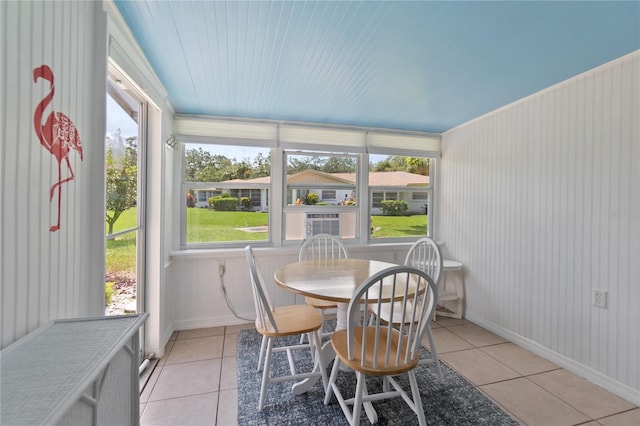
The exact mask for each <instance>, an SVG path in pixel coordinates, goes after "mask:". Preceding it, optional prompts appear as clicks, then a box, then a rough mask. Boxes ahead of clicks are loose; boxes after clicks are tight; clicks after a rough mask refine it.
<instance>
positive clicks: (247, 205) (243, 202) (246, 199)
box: [240, 197, 251, 210]
mask: <svg viewBox="0 0 640 426" xmlns="http://www.w3.org/2000/svg"><path fill="white" fill-rule="evenodd" d="M240 204H241V205H242V208H243V209H245V210H251V199H250V198H249V197H242V198H241V199H240Z"/></svg>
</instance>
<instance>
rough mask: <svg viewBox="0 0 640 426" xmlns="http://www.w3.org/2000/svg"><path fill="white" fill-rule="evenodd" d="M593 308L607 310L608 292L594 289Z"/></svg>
mask: <svg viewBox="0 0 640 426" xmlns="http://www.w3.org/2000/svg"><path fill="white" fill-rule="evenodd" d="M593 306H597V307H598V308H604V309H607V292H606V291H605V290H600V289H598V288H594V289H593Z"/></svg>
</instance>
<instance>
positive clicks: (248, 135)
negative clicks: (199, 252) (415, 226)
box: [173, 114, 441, 250]
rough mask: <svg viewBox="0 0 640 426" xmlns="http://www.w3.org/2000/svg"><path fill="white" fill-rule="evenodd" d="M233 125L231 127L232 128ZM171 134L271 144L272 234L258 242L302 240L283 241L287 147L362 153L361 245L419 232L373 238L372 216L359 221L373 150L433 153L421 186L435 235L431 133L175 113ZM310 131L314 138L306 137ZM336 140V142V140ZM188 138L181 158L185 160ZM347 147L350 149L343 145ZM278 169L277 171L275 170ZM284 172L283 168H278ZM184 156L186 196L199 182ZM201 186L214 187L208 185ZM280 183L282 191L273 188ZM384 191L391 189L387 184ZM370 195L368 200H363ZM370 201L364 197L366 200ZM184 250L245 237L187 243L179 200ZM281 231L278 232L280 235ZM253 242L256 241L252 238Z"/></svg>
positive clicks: (435, 139)
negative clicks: (189, 177)
mask: <svg viewBox="0 0 640 426" xmlns="http://www.w3.org/2000/svg"><path fill="white" fill-rule="evenodd" d="M229 128H232V129H233V131H232V132H231V133H229ZM173 131H174V134H173V137H175V138H176V140H178V141H179V142H184V143H198V144H211V145H237V146H255V147H270V148H271V180H270V188H269V189H270V191H269V197H270V199H269V238H268V240H267V241H256V242H255V245H256V246H268V247H282V246H285V245H289V244H291V243H293V244H299V242H298V241H293V242H292V241H289V242H287V241H285V235H284V216H283V212H284V209H285V207H284V203H285V199H286V189H287V188H286V179H285V176H286V170H285V164H283V163H284V158H285V155H284V154H285V153H284V151H285V148H286V150H287V151H292V150H295V149H299V150H302V151H308V152H311V151H313V152H314V153H315V154H320V155H327V154H330V153H333V154H337V153H345V154H351V155H356V156H358V171H357V173H358V180H357V185H356V197H357V199H359V200H363V202H358V204H357V209H358V222H359V223H358V232H357V237H356V238H355V240H354V243H357V244H359V245H368V244H379V243H402V242H410V241H415V240H416V238H417V237H407V238H376V239H371V236H370V232H369V231H370V230H369V221H368V220H361V218H363V217H367V218H368V217H370V216H371V208H370V204H371V200H370V193H371V190H372V189H371V188H369V187H368V181H369V154H380V155H400V156H413V157H424V158H431V159H432V160H436V161H432V163H431V172H430V184H429V187H428V188H420V189H421V190H422V191H427V192H429V193H430V200H429V212H430V215H429V223H428V229H427V235H433V230H434V229H435V228H434V224H435V223H436V218H435V214H433V213H431V212H434V209H433V207H432V204H433V203H435V202H437V201H436V196H437V192H434V187H435V186H436V184H435V171H436V170H437V168H436V163H437V159H438V158H439V156H440V149H441V148H440V139H441V137H440V135H439V134H436V133H428V132H407V131H396V130H390V129H377V128H367V127H357V126H331V125H324V124H313V123H297V122H285V121H270V120H250V119H241V118H230V117H209V116H206V117H205V116H192V115H180V114H177V115H176V116H175V118H174V125H173ZM281 133H282V135H281ZM304 135H307V136H309V135H311V136H309V138H310V140H312V142H311V143H309V142H307V141H306V140H303V139H304V137H303V136H304ZM331 138H334V139H333V140H334V141H335V142H333V143H332V139H331ZM323 141H325V142H323ZM184 143H183V144H180V145H181V155H180V157H181V158H182V159H184ZM345 147H346V149H345ZM274 171H276V173H274ZM278 171H280V172H278ZM183 176H184V161H182V160H181V167H180V174H179V176H178V177H177V179H178V181H179V187H180V188H181V198H180V199H181V200H185V199H186V186H189V187H195V186H196V185H195V184H196V183H195V182H183V180H182V179H183ZM203 186H211V184H210V183H209V184H204V185H203ZM274 188H280V191H277V190H274ZM385 190H389V187H386V189H385ZM365 197H366V200H365ZM365 201H366V202H365ZM176 208H179V209H180V213H179V215H178V216H179V217H180V222H181V233H180V234H181V238H180V239H181V243H180V247H181V250H191V249H199V248H202V249H217V248H231V247H233V248H237V247H239V246H240V245H241V244H243V242H228V243H226V242H217V243H202V244H199V243H190V244H188V245H187V244H186V226H187V224H186V209H185V208H183V206H182V205H181V204H180V205H178V206H177V207H176ZM276 236H277V237H276ZM252 244H253V243H252Z"/></svg>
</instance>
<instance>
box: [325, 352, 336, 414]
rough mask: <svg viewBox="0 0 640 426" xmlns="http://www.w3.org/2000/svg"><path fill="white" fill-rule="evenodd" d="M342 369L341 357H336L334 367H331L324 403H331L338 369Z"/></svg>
mask: <svg viewBox="0 0 640 426" xmlns="http://www.w3.org/2000/svg"><path fill="white" fill-rule="evenodd" d="M339 370H340V358H338V357H336V359H335V360H334V361H333V368H332V369H331V376H330V377H329V383H328V384H327V387H326V388H325V389H324V405H329V402H330V401H331V395H332V394H333V384H334V383H335V382H336V378H337V377H338V371H339Z"/></svg>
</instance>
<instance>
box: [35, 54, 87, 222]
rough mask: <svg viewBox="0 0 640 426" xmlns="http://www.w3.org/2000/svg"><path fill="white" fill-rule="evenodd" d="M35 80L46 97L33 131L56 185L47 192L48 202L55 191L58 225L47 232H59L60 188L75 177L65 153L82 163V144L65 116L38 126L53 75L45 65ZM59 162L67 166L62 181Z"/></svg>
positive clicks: (48, 100)
mask: <svg viewBox="0 0 640 426" xmlns="http://www.w3.org/2000/svg"><path fill="white" fill-rule="evenodd" d="M39 78H43V79H45V80H47V81H48V82H49V93H48V94H47V96H45V97H44V98H43V99H42V100H41V101H40V103H39V104H38V106H37V107H36V110H35V113H34V114H33V127H34V129H35V131H36V136H38V139H39V140H40V144H42V146H43V147H45V148H46V149H47V151H49V152H50V153H51V154H53V156H54V157H56V160H57V161H58V181H57V182H56V183H54V184H53V186H51V189H50V191H49V202H51V201H52V200H53V194H54V193H55V191H56V189H57V190H58V222H57V223H56V224H55V225H52V226H51V228H49V231H50V232H55V231H57V230H58V229H60V204H61V201H62V184H64V183H66V182H69V181H72V180H73V179H74V177H75V175H74V174H73V168H72V167H71V163H70V162H69V153H70V152H71V149H72V148H73V149H75V150H76V151H78V154H80V161H82V142H81V141H80V135H79V134H78V130H77V129H76V126H75V125H74V124H73V122H72V121H71V120H70V119H69V117H67V116H66V115H65V114H63V113H61V112H57V111H52V112H51V113H50V114H49V116H48V117H47V121H46V122H45V123H44V124H42V116H43V113H44V109H45V108H46V107H47V106H48V105H49V104H50V103H51V100H52V99H53V95H54V93H55V87H54V84H53V71H51V68H49V67H48V66H47V65H42V66H39V67H37V68H34V70H33V82H34V83H37V81H38V79H39ZM62 160H64V161H65V162H66V164H67V169H69V173H70V174H71V175H70V176H68V177H66V178H64V179H63V178H62Z"/></svg>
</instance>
